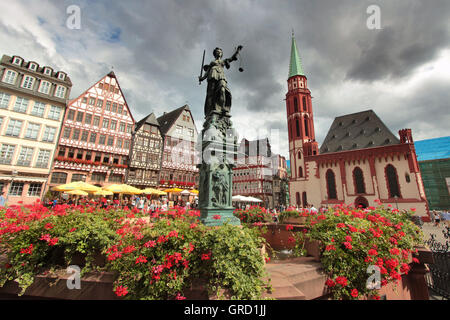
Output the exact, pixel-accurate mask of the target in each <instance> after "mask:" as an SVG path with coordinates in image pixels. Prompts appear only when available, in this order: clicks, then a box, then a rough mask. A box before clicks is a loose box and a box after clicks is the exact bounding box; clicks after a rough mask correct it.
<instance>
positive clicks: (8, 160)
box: [0, 158, 12, 164]
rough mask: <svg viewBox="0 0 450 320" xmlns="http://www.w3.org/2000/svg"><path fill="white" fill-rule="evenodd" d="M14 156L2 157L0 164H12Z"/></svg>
mask: <svg viewBox="0 0 450 320" xmlns="http://www.w3.org/2000/svg"><path fill="white" fill-rule="evenodd" d="M11 162H12V158H0V164H11Z"/></svg>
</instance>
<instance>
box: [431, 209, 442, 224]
mask: <svg viewBox="0 0 450 320" xmlns="http://www.w3.org/2000/svg"><path fill="white" fill-rule="evenodd" d="M433 218H434V226H435V227H439V225H440V223H441V216H440V215H439V213H438V212H437V211H436V210H433Z"/></svg>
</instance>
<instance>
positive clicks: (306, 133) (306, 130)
mask: <svg viewBox="0 0 450 320" xmlns="http://www.w3.org/2000/svg"><path fill="white" fill-rule="evenodd" d="M304 122H305V135H306V136H309V127H308V118H305V120H304Z"/></svg>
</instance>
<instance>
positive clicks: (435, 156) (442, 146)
mask: <svg viewBox="0 0 450 320" xmlns="http://www.w3.org/2000/svg"><path fill="white" fill-rule="evenodd" d="M414 146H415V147H416V154H417V161H427V160H439V159H450V136H448V137H441V138H434V139H427V140H421V141H416V142H414Z"/></svg>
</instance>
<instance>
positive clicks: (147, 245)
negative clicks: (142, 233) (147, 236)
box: [144, 240, 156, 248]
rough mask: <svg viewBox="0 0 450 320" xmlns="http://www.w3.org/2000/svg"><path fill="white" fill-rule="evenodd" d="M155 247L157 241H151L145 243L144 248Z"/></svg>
mask: <svg viewBox="0 0 450 320" xmlns="http://www.w3.org/2000/svg"><path fill="white" fill-rule="evenodd" d="M154 246H156V241H154V240H150V241H147V242H146V243H144V247H146V248H153V247H154Z"/></svg>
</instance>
